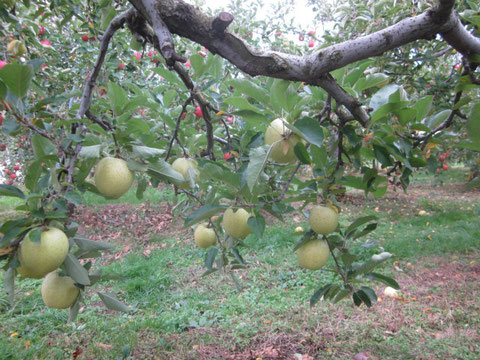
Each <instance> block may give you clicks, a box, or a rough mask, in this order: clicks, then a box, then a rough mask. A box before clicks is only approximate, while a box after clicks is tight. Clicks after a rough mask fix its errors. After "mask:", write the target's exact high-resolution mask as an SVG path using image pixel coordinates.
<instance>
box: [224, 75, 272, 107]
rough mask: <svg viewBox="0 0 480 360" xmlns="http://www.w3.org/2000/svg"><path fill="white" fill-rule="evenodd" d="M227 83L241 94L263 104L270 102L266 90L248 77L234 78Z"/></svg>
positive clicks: (266, 104)
mask: <svg viewBox="0 0 480 360" xmlns="http://www.w3.org/2000/svg"><path fill="white" fill-rule="evenodd" d="M227 84H228V85H230V86H233V87H234V88H235V90H237V91H240V92H241V93H242V94H244V95H247V96H250V97H252V98H254V99H255V100H257V101H258V102H259V103H261V104H262V105H264V106H268V105H269V104H270V101H269V96H268V93H267V91H266V90H265V89H263V88H261V87H260V86H258V85H256V84H255V83H253V81H252V80H250V79H234V80H231V81H228V82H227Z"/></svg>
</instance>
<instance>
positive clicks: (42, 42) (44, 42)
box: [40, 40, 52, 46]
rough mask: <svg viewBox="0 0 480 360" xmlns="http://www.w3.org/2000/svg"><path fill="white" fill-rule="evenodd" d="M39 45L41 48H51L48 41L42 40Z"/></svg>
mask: <svg viewBox="0 0 480 360" xmlns="http://www.w3.org/2000/svg"><path fill="white" fill-rule="evenodd" d="M40 44H42V45H43V46H52V44H51V43H50V41H48V40H42V41H40Z"/></svg>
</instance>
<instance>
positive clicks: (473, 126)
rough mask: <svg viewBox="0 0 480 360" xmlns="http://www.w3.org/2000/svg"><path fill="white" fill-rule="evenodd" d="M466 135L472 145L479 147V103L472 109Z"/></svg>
mask: <svg viewBox="0 0 480 360" xmlns="http://www.w3.org/2000/svg"><path fill="white" fill-rule="evenodd" d="M467 133H468V137H469V138H470V140H472V142H473V143H475V144H479V145H480V103H477V104H475V105H473V107H472V111H471V112H470V115H469V117H468V120H467Z"/></svg>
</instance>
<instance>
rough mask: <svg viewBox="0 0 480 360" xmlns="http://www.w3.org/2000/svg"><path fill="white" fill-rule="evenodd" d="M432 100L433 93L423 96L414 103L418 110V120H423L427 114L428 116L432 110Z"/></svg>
mask: <svg viewBox="0 0 480 360" xmlns="http://www.w3.org/2000/svg"><path fill="white" fill-rule="evenodd" d="M432 102H433V95H428V96H425V97H424V98H421V99H420V100H418V101H417V102H416V103H415V105H413V108H414V109H415V111H416V120H417V122H421V121H422V120H423V119H424V118H425V116H427V113H428V112H429V111H430V107H431V106H432Z"/></svg>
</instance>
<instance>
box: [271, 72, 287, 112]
mask: <svg viewBox="0 0 480 360" xmlns="http://www.w3.org/2000/svg"><path fill="white" fill-rule="evenodd" d="M289 85H290V82H289V81H287V80H282V79H275V80H274V81H273V83H272V87H271V88H270V104H271V106H272V108H273V110H275V112H277V113H279V114H280V113H281V112H282V110H286V111H288V109H287V108H286V107H285V106H286V104H287V88H288V86H289Z"/></svg>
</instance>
